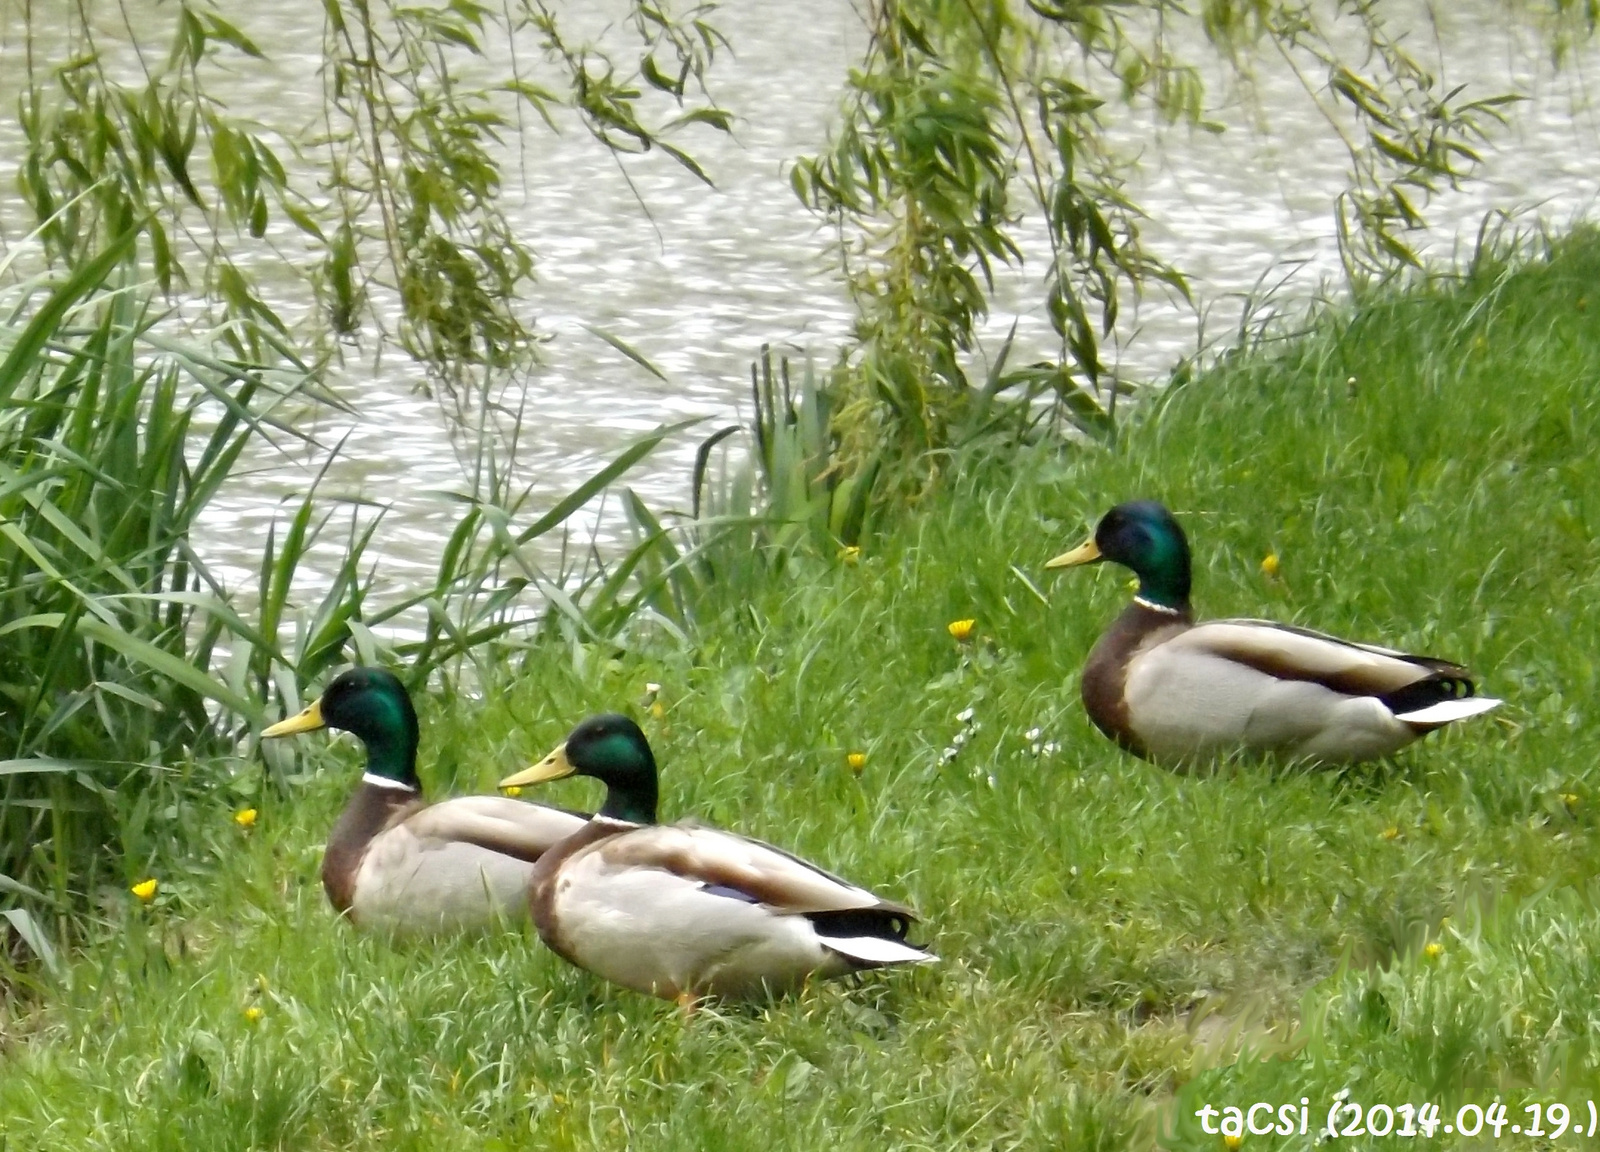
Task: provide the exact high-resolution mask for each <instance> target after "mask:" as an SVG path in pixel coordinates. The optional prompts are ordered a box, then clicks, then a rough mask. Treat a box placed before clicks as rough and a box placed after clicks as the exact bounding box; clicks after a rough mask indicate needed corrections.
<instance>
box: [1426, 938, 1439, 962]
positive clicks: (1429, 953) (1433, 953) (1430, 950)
mask: <svg viewBox="0 0 1600 1152" xmlns="http://www.w3.org/2000/svg"><path fill="white" fill-rule="evenodd" d="M1422 954H1423V955H1424V956H1426V957H1427V958H1428V959H1429V960H1437V959H1438V958H1439V957H1441V956H1443V955H1444V945H1443V944H1441V943H1439V942H1438V941H1437V940H1430V941H1428V946H1427V947H1426V948H1424V949H1423V950H1422Z"/></svg>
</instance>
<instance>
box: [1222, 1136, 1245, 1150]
mask: <svg viewBox="0 0 1600 1152" xmlns="http://www.w3.org/2000/svg"><path fill="white" fill-rule="evenodd" d="M1243 1143H1244V1137H1243V1136H1224V1137H1223V1138H1222V1145H1223V1147H1225V1148H1237V1147H1238V1146H1239V1145H1241V1144H1243Z"/></svg>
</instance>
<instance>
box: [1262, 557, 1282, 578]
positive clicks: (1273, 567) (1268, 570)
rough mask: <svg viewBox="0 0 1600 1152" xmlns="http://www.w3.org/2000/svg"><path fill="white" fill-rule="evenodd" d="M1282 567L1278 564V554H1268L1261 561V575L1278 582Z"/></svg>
mask: <svg viewBox="0 0 1600 1152" xmlns="http://www.w3.org/2000/svg"><path fill="white" fill-rule="evenodd" d="M1281 567H1282V565H1280V564H1279V563H1278V554H1277V553H1276V552H1268V553H1267V554H1266V556H1265V557H1263V558H1262V561H1261V574H1262V575H1263V576H1265V577H1266V578H1267V579H1268V580H1276V579H1277V578H1278V571H1279V569H1280V568H1281Z"/></svg>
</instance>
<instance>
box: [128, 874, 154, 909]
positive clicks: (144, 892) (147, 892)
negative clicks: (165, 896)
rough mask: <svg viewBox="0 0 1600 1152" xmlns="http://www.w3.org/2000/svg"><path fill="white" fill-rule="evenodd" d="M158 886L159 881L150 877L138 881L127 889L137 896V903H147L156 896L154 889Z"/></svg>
mask: <svg viewBox="0 0 1600 1152" xmlns="http://www.w3.org/2000/svg"><path fill="white" fill-rule="evenodd" d="M160 887H161V884H160V882H159V881H157V880H155V879H153V878H152V879H150V880H141V881H139V882H138V883H137V884H135V885H134V886H133V887H132V888H129V889H128V891H129V892H132V893H133V894H134V895H135V896H137V897H138V898H139V903H141V904H148V903H150V901H152V900H154V899H155V898H156V889H158V888H160Z"/></svg>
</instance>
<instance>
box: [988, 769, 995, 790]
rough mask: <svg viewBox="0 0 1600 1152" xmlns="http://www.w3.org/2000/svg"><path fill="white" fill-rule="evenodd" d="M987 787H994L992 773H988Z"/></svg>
mask: <svg viewBox="0 0 1600 1152" xmlns="http://www.w3.org/2000/svg"><path fill="white" fill-rule="evenodd" d="M989 787H990V788H993V787H994V773H993V772H991V773H989Z"/></svg>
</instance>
